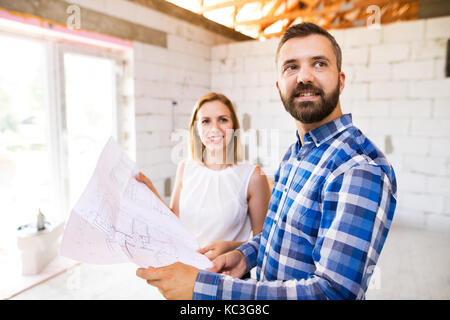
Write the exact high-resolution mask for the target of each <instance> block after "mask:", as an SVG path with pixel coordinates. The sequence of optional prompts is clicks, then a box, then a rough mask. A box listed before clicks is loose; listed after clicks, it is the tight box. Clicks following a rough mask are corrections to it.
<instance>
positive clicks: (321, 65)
mask: <svg viewBox="0 0 450 320" xmlns="http://www.w3.org/2000/svg"><path fill="white" fill-rule="evenodd" d="M326 65H327V64H326V63H325V62H323V61H317V62H316V63H314V66H316V67H325V66H326Z"/></svg>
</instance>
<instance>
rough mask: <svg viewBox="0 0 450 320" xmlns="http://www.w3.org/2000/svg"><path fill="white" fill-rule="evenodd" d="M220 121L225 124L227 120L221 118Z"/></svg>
mask: <svg viewBox="0 0 450 320" xmlns="http://www.w3.org/2000/svg"><path fill="white" fill-rule="evenodd" d="M220 121H221V122H227V121H228V119H227V118H221V119H220Z"/></svg>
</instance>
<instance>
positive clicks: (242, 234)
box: [136, 92, 270, 260]
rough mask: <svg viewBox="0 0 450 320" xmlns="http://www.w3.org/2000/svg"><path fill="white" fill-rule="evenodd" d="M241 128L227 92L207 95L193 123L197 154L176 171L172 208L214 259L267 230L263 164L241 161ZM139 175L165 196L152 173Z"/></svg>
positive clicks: (191, 134)
mask: <svg viewBox="0 0 450 320" xmlns="http://www.w3.org/2000/svg"><path fill="white" fill-rule="evenodd" d="M239 129H240V126H239V121H238V119H237V116H236V111H235V108H234V106H233V104H232V103H231V101H230V100H229V99H228V98H227V97H225V96H224V95H222V94H219V93H214V92H211V93H208V94H206V95H205V96H203V97H201V98H200V99H199V100H198V102H197V103H196V106H195V108H194V111H193V113H192V117H191V121H190V125H189V146H190V154H191V159H189V160H184V161H182V162H181V163H180V165H179V166H178V169H177V173H176V178H175V188H174V190H173V193H172V199H171V203H170V207H169V208H170V209H171V210H172V211H173V212H174V213H175V214H176V215H177V216H178V217H179V218H180V219H181V221H182V222H183V224H184V225H185V226H186V227H187V228H188V229H189V230H190V231H191V232H192V233H193V234H194V236H195V237H196V238H197V241H198V242H199V245H200V246H201V247H202V248H201V249H200V250H199V252H200V253H203V254H206V256H207V257H208V258H209V259H211V260H213V259H214V258H215V257H217V256H218V255H220V254H223V253H225V252H227V251H229V250H233V249H235V248H237V247H238V246H239V245H241V244H242V243H243V242H245V241H247V240H248V239H249V238H250V235H251V232H252V233H253V235H256V234H258V233H260V232H261V231H262V226H263V223H264V219H265V217H266V212H267V207H268V203H269V199H270V189H269V185H268V182H267V178H266V176H265V175H264V173H263V172H262V170H261V168H260V167H258V166H254V165H251V164H248V163H244V162H241V161H240V160H241V159H242V156H241V155H242V152H241V148H240V143H239V136H238V135H237V134H236V133H237V130H239ZM136 179H137V180H138V181H140V182H143V183H145V184H146V185H147V186H148V187H149V188H150V189H151V190H152V191H153V192H154V193H155V194H156V195H158V197H159V198H160V199H161V197H160V196H159V194H158V192H157V191H156V189H155V188H154V186H153V185H152V183H151V181H150V180H149V179H148V178H147V177H145V176H144V175H143V174H142V173H140V174H139V176H138V177H136Z"/></svg>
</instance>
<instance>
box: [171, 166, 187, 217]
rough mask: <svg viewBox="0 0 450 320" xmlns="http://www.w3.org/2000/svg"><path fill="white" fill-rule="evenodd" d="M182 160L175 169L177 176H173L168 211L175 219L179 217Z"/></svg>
mask: <svg viewBox="0 0 450 320" xmlns="http://www.w3.org/2000/svg"><path fill="white" fill-rule="evenodd" d="M184 162H185V161H184V160H183V161H181V162H180V164H179V165H178V168H177V174H176V176H175V187H174V188H173V192H172V199H171V200H170V210H172V212H173V213H175V215H176V216H177V217H179V216H180V193H181V188H182V187H183V173H184Z"/></svg>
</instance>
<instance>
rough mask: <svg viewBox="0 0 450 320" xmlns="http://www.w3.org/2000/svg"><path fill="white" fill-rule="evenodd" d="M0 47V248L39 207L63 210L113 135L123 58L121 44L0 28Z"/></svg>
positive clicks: (49, 213)
mask: <svg viewBox="0 0 450 320" xmlns="http://www.w3.org/2000/svg"><path fill="white" fill-rule="evenodd" d="M0 47H1V48H2V50H0V70H1V72H0V218H1V220H0V249H2V248H3V249H6V250H7V251H13V250H14V249H15V247H16V230H17V227H18V226H20V225H23V224H28V223H34V222H35V219H36V215H37V213H38V210H39V209H41V210H42V212H43V213H44V214H45V216H46V217H47V218H48V219H49V220H50V221H58V220H62V219H65V218H66V217H68V214H69V210H70V208H72V206H73V205H74V204H75V202H76V201H77V200H78V198H79V196H80V194H81V192H82V191H83V188H84V187H85V185H86V183H87V181H88V179H89V177H90V175H91V174H92V172H93V170H94V165H95V162H96V159H97V158H98V156H99V154H100V152H101V149H102V147H103V145H104V143H105V142H106V140H107V139H108V138H109V136H113V137H115V138H116V139H118V140H119V142H120V140H121V139H120V137H121V136H122V135H124V132H122V131H126V130H127V128H126V127H124V126H123V124H122V125H121V126H118V122H119V121H121V116H120V115H121V112H118V110H120V108H121V106H120V101H122V99H121V95H122V93H121V83H122V81H123V79H122V78H123V76H122V75H123V74H125V72H124V70H123V69H124V68H126V66H127V65H128V64H127V58H126V54H125V51H123V52H122V51H119V50H113V49H107V48H99V47H94V46H89V45H85V44H77V43H72V42H68V41H64V40H61V39H58V40H57V39H52V38H46V39H42V37H41V39H35V38H32V37H29V36H28V35H27V36H25V35H23V34H15V33H0ZM127 110H130V111H131V112H132V109H130V108H127ZM119 129H120V130H121V132H119Z"/></svg>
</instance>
